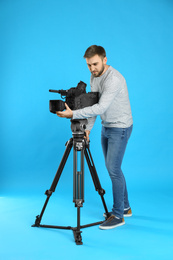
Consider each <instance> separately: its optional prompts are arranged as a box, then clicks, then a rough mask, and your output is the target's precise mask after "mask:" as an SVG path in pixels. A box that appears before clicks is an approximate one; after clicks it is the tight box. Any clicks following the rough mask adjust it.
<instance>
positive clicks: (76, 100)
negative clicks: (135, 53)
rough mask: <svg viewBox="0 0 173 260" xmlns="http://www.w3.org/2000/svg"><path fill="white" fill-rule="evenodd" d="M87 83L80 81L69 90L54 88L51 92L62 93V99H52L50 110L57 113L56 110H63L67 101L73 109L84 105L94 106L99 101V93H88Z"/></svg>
mask: <svg viewBox="0 0 173 260" xmlns="http://www.w3.org/2000/svg"><path fill="white" fill-rule="evenodd" d="M86 86H87V85H86V84H85V83H84V82H82V81H80V82H79V83H78V85H77V87H75V88H70V89H68V90H63V89H62V90H52V89H49V92H54V93H59V94H61V98H62V99H65V102H64V101H62V100H50V101H49V110H50V112H51V113H54V114H55V113H56V111H63V110H64V109H65V103H66V104H67V105H68V106H69V108H70V109H71V110H77V109H81V108H84V107H89V106H92V105H94V104H96V103H98V99H99V95H98V92H88V93H86Z"/></svg>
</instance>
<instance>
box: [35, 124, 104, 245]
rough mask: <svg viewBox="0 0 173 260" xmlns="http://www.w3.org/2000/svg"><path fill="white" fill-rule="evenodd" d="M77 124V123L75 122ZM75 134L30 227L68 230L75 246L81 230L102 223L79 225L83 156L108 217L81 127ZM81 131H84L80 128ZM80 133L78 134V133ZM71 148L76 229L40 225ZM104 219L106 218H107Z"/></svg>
mask: <svg viewBox="0 0 173 260" xmlns="http://www.w3.org/2000/svg"><path fill="white" fill-rule="evenodd" d="M77 123H78V122H77ZM74 124H76V122H73V120H72V126H71V128H72V129H73V130H74ZM75 129H78V131H77V130H76V132H77V133H73V138H71V139H70V140H69V141H68V142H67V143H66V149H65V152H64V155H63V157H62V160H61V162H60V165H59V167H58V170H57V172H56V174H55V177H54V180H53V182H52V185H51V187H50V189H49V190H46V192H45V195H46V196H47V198H46V201H45V203H44V205H43V208H42V211H41V213H40V215H38V216H36V220H35V224H34V225H32V227H44V228H56V229H69V230H72V231H73V235H74V239H75V242H76V244H77V245H82V244H83V242H82V236H81V233H82V231H81V228H86V227H91V226H94V225H99V224H101V223H103V221H100V222H95V223H91V224H87V225H82V226H81V225H80V208H81V207H83V202H84V155H85V158H86V161H87V164H88V168H89V170H90V174H91V177H92V180H93V183H94V186H95V190H96V191H98V194H99V195H100V196H101V200H102V203H103V206H104V209H105V213H106V216H107V217H108V216H109V213H108V209H107V206H106V203H105V200H104V197H103V196H104V194H105V190H104V189H102V187H101V184H100V181H99V177H98V174H97V171H96V168H95V165H94V161H93V158H92V155H91V152H90V149H89V142H87V141H86V139H85V138H84V131H82V132H81V125H80V128H78V127H77V128H76V127H75ZM82 129H84V128H83V127H82ZM79 131H80V132H79ZM72 147H73V202H74V203H75V207H77V227H71V226H53V225H42V224H40V223H41V220H42V217H43V214H44V211H45V209H46V206H47V204H48V202H49V199H50V197H51V195H52V193H53V192H55V189H56V186H57V184H58V182H59V179H60V177H61V174H62V171H63V169H64V166H65V164H66V162H67V159H68V157H69V154H70V152H71V149H72ZM79 158H80V169H78V167H79V166H78V165H79V162H78V160H79ZM107 217H106V218H107Z"/></svg>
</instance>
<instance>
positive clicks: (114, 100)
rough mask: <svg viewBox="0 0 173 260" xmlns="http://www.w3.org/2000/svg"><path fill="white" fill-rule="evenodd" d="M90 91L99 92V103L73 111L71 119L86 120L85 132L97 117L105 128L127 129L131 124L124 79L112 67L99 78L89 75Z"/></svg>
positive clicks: (90, 127)
mask: <svg viewBox="0 0 173 260" xmlns="http://www.w3.org/2000/svg"><path fill="white" fill-rule="evenodd" d="M90 85H91V91H92V92H99V103H97V104H95V105H93V106H91V107H85V108H83V109H79V110H73V119H83V118H88V124H87V130H91V129H92V127H93V125H94V122H95V120H96V117H97V115H100V117H101V119H102V124H103V126H105V127H117V128H127V127H130V126H131V125H132V124H133V119H132V113H131V107H130V101H129V95H128V90H127V85H126V81H125V78H124V77H123V76H122V75H121V74H120V73H119V72H118V71H117V70H115V69H114V68H113V67H111V66H109V68H108V69H107V71H106V72H105V73H104V74H103V75H101V76H100V77H94V76H92V75H91V80H90Z"/></svg>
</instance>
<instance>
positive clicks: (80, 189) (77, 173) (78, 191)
mask: <svg viewBox="0 0 173 260" xmlns="http://www.w3.org/2000/svg"><path fill="white" fill-rule="evenodd" d="M74 140H75V141H74V147H73V148H74V149H73V202H74V203H75V207H77V227H76V228H74V229H73V234H74V238H75V242H76V244H77V245H82V244H83V242H82V236H81V233H82V231H80V208H81V207H83V202H84V142H83V139H82V140H76V139H74Z"/></svg>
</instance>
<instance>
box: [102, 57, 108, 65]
mask: <svg viewBox="0 0 173 260" xmlns="http://www.w3.org/2000/svg"><path fill="white" fill-rule="evenodd" d="M107 60H108V59H107V57H104V58H103V64H104V65H106V62H107Z"/></svg>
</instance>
